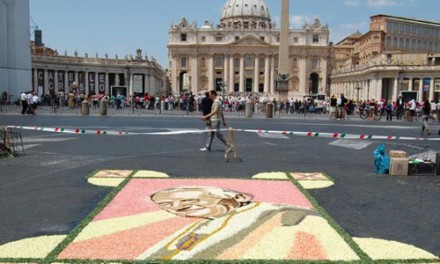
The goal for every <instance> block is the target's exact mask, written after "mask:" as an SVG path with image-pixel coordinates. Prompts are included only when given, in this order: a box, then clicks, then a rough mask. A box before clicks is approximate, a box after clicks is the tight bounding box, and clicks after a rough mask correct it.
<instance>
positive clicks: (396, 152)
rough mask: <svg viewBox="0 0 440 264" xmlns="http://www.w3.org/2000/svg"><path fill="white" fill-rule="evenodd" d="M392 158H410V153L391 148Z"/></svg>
mask: <svg viewBox="0 0 440 264" xmlns="http://www.w3.org/2000/svg"><path fill="white" fill-rule="evenodd" d="M390 158H408V153H406V152H405V151H401V150H390Z"/></svg>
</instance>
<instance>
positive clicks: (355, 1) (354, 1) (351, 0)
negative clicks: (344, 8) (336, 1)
mask: <svg viewBox="0 0 440 264" xmlns="http://www.w3.org/2000/svg"><path fill="white" fill-rule="evenodd" d="M344 4H345V5H348V6H360V5H361V1H360V0H344Z"/></svg>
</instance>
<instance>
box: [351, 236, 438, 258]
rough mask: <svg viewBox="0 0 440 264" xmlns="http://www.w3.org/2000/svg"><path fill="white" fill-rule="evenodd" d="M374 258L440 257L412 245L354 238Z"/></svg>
mask: <svg viewBox="0 0 440 264" xmlns="http://www.w3.org/2000/svg"><path fill="white" fill-rule="evenodd" d="M353 240H354V241H355V242H356V243H357V244H358V245H359V247H360V248H361V249H362V250H363V251H364V252H365V253H367V255H368V256H370V258H372V259H373V260H379V259H438V257H436V256H434V255H433V254H431V253H429V252H427V251H425V250H423V249H420V248H417V247H415V246H412V245H408V244H404V243H400V242H397V241H390V240H384V239H377V238H356V237H355V238H353Z"/></svg>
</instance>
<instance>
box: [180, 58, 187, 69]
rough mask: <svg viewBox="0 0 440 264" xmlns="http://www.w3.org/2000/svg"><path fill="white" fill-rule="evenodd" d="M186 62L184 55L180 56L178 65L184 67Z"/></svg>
mask: <svg viewBox="0 0 440 264" xmlns="http://www.w3.org/2000/svg"><path fill="white" fill-rule="evenodd" d="M186 62H187V60H186V57H183V58H181V59H180V66H181V67H182V68H186V64H187V63H186Z"/></svg>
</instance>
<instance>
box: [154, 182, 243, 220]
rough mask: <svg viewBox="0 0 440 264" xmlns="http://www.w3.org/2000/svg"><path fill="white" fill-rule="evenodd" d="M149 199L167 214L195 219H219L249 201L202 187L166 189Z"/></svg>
mask: <svg viewBox="0 0 440 264" xmlns="http://www.w3.org/2000/svg"><path fill="white" fill-rule="evenodd" d="M213 190H215V194H213ZM151 199H152V200H153V201H154V202H155V203H156V204H158V205H159V206H160V208H161V209H163V210H165V211H167V212H169V213H172V214H175V215H178V216H184V217H197V218H214V217H219V216H222V215H225V214H226V213H228V212H230V211H231V210H233V209H235V208H238V207H240V206H241V204H242V203H243V202H249V201H250V197H249V196H246V195H243V194H238V193H233V192H231V191H227V190H222V189H219V188H216V189H213V188H203V187H191V188H174V189H167V190H163V191H159V192H157V193H155V194H153V195H152V196H151Z"/></svg>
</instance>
